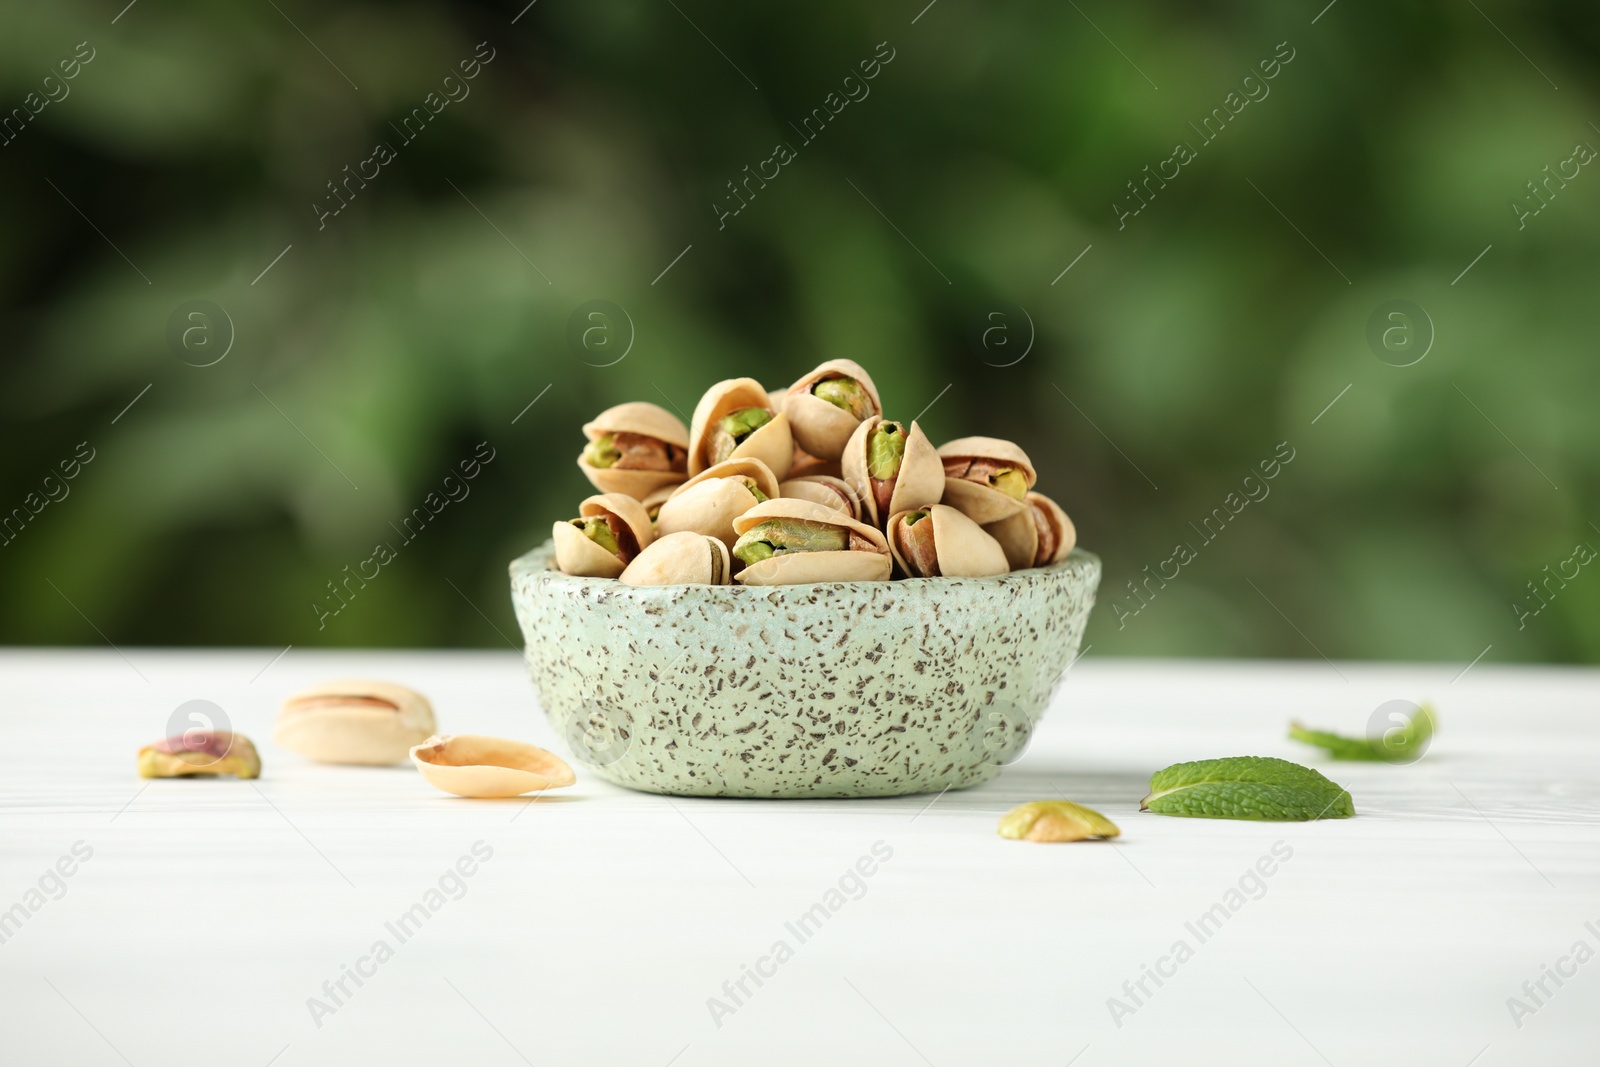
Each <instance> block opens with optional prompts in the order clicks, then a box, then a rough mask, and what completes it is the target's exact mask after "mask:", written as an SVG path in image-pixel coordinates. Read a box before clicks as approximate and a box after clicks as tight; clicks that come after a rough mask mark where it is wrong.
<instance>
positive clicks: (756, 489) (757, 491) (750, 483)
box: [744, 478, 768, 504]
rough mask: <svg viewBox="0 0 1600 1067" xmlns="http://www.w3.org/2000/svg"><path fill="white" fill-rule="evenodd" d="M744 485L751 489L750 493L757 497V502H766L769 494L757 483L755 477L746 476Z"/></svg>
mask: <svg viewBox="0 0 1600 1067" xmlns="http://www.w3.org/2000/svg"><path fill="white" fill-rule="evenodd" d="M744 487H745V488H746V489H748V490H750V495H751V496H753V497H755V498H756V503H757V504H761V503H765V502H766V501H767V499H768V497H767V494H765V493H763V492H762V491H761V487H760V486H759V485H757V484H756V480H755V479H754V478H746V479H745V480H744Z"/></svg>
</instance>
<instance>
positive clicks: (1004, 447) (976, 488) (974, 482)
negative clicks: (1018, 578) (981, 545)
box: [939, 437, 1038, 525]
mask: <svg viewBox="0 0 1600 1067" xmlns="http://www.w3.org/2000/svg"><path fill="white" fill-rule="evenodd" d="M939 458H940V460H941V462H942V463H943V466H944V473H945V479H944V497H943V502H944V503H946V504H949V505H950V506H951V507H954V508H957V509H959V510H960V511H961V512H962V513H963V514H965V515H966V516H967V517H968V518H969V519H971V520H972V521H974V522H976V523H978V524H980V525H988V524H989V523H993V522H999V521H1000V520H1001V519H1005V518H1009V517H1010V516H1012V515H1015V514H1017V513H1018V512H1020V511H1022V510H1023V509H1024V508H1025V507H1026V506H1027V505H1026V503H1024V497H1025V496H1026V493H1027V490H1029V489H1032V488H1033V483H1034V482H1035V481H1036V480H1037V477H1038V476H1037V475H1036V474H1035V473H1034V470H1033V462H1032V461H1031V460H1029V459H1028V454H1027V453H1026V452H1024V451H1023V450H1022V449H1020V448H1018V447H1017V446H1016V445H1014V444H1012V443H1011V442H1010V441H1002V440H1000V439H999V438H997V437H962V438H958V439H957V440H954V441H951V442H949V443H948V444H945V445H941V446H940V447H939ZM956 471H960V472H961V473H952V472H956ZM1001 471H1015V472H1016V473H1017V474H1020V475H1021V480H1020V482H1017V483H1016V484H1017V486H1018V487H1019V488H1020V490H1021V491H1019V492H1016V493H1015V494H1012V493H1006V492H1003V491H1001V490H1000V489H997V488H995V487H994V484H993V481H992V478H991V475H992V474H994V473H996V472H1001Z"/></svg>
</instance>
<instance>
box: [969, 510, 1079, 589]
mask: <svg viewBox="0 0 1600 1067" xmlns="http://www.w3.org/2000/svg"><path fill="white" fill-rule="evenodd" d="M1025 503H1026V504H1027V505H1028V506H1027V507H1025V508H1024V509H1023V510H1021V511H1019V512H1017V514H1015V515H1012V516H1011V517H1009V518H1005V519H1001V520H1000V521H999V522H993V523H990V524H989V525H987V526H985V527H984V529H985V530H987V531H989V533H990V535H991V536H993V537H994V539H995V540H996V541H999V542H1000V547H1001V548H1003V549H1005V550H1006V559H1007V560H1008V561H1009V562H1010V563H1011V569H1012V570H1021V569H1022V568H1023V567H1043V566H1044V565H1045V564H1047V563H1055V562H1058V561H1059V560H1063V559H1066V558H1067V553H1069V552H1071V551H1072V549H1073V546H1074V545H1076V544H1077V543H1078V531H1077V528H1076V527H1075V526H1073V525H1072V520H1071V519H1069V518H1067V513H1066V512H1064V511H1062V510H1061V507H1060V506H1059V505H1058V504H1057V503H1056V502H1055V501H1054V500H1051V499H1050V498H1049V497H1047V496H1045V495H1044V494H1043V493H1029V494H1028V496H1027V498H1026V500H1025Z"/></svg>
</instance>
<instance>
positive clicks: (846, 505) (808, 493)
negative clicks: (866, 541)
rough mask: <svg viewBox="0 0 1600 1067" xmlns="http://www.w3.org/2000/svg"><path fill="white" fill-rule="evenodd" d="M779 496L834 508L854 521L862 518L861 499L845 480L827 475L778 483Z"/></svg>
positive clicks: (812, 475) (816, 475)
mask: <svg viewBox="0 0 1600 1067" xmlns="http://www.w3.org/2000/svg"><path fill="white" fill-rule="evenodd" d="M778 495H779V496H781V497H783V498H784V499H796V500H809V501H811V502H812V503H813V504H821V505H822V506H823V507H828V508H833V509H834V510H835V511H838V512H840V513H841V514H844V515H848V516H849V517H850V518H852V519H859V518H861V499H860V498H859V497H857V496H856V491H855V490H854V489H852V488H850V483H849V482H847V481H845V480H844V479H843V478H832V477H829V476H828V475H826V474H811V475H807V476H805V477H802V478H790V479H789V480H788V481H786V482H780V483H778Z"/></svg>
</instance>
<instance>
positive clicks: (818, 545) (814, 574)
mask: <svg viewBox="0 0 1600 1067" xmlns="http://www.w3.org/2000/svg"><path fill="white" fill-rule="evenodd" d="M733 528H734V530H735V531H737V532H738V534H739V539H738V540H737V541H736V542H734V546H733V555H734V556H735V557H736V558H737V559H738V560H739V561H740V562H742V563H744V564H745V567H744V569H743V570H742V571H740V572H739V573H738V574H736V575H735V576H734V578H735V580H736V581H739V582H741V583H743V584H745V585H799V584H804V583H809V582H881V581H886V580H887V579H888V577H889V571H890V569H891V567H892V566H893V564H892V561H891V560H890V557H889V548H888V544H887V542H885V540H884V537H883V534H882V533H880V532H878V531H877V530H875V529H873V528H872V527H871V526H868V525H866V524H865V523H862V522H857V521H856V520H854V519H852V518H850V517H848V516H846V515H843V514H840V513H839V512H838V511H835V510H834V509H833V508H830V507H828V506H826V505H824V504H816V503H813V502H812V501H809V500H799V499H794V498H789V499H784V498H780V499H777V500H768V501H767V502H766V503H763V504H757V505H756V506H755V507H753V508H751V509H750V510H749V511H746V512H745V513H744V514H743V515H740V516H739V517H738V518H737V519H734V520H733Z"/></svg>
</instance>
